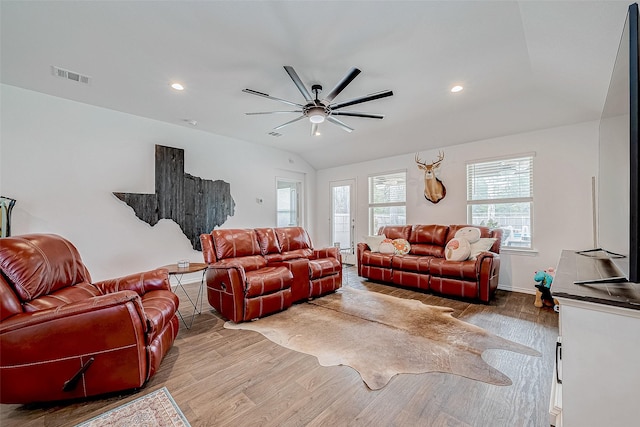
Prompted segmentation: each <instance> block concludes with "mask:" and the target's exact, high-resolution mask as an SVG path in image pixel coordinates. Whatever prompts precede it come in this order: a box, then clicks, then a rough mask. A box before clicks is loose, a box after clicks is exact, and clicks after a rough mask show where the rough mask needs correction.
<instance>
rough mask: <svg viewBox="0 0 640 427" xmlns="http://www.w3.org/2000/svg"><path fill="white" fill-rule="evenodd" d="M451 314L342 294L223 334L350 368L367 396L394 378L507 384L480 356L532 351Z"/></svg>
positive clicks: (415, 303) (399, 301)
mask: <svg viewBox="0 0 640 427" xmlns="http://www.w3.org/2000/svg"><path fill="white" fill-rule="evenodd" d="M452 313H453V309H450V308H444V307H434V306H429V305H426V304H423V303H422V302H420V301H417V300H408V299H402V298H396V297H392V296H389V295H383V294H379V293H376V292H370V291H361V290H357V289H352V288H342V289H340V290H339V291H338V292H336V293H334V294H330V295H327V296H324V297H321V298H318V299H315V300H313V301H310V302H308V303H303V304H296V305H294V306H292V307H290V308H289V309H287V310H285V311H283V312H280V313H276V314H273V315H271V316H267V317H264V318H262V319H259V320H256V321H253V322H247V323H240V324H235V323H232V322H226V323H225V324H224V327H225V328H228V329H243V330H251V331H257V332H260V333H261V334H262V335H264V336H265V337H267V338H268V339H270V340H271V341H273V342H275V343H277V344H279V345H281V346H284V347H286V348H289V349H292V350H295V351H299V352H302V353H307V354H311V355H313V356H316V357H317V358H318V361H319V362H320V365H322V366H334V365H347V366H350V367H352V368H353V369H355V370H356V371H358V372H359V373H360V376H361V377H362V380H363V381H364V382H365V383H366V384H367V386H368V387H369V388H370V389H372V390H378V389H380V388H382V387H384V386H385V385H386V384H387V383H388V382H389V380H391V378H392V377H393V376H394V375H396V374H399V373H412V374H418V373H424V372H446V373H451V374H456V375H461V376H463V377H467V378H471V379H474V380H478V381H484V382H486V383H489V384H495V385H511V380H510V379H509V378H508V377H507V376H506V375H504V374H503V373H501V372H500V371H498V370H497V369H495V368H493V367H492V366H490V365H488V364H487V363H486V362H485V361H484V360H483V359H482V357H481V355H482V353H483V352H484V351H485V350H487V349H502V350H509V351H514V352H518V353H523V354H527V355H531V356H540V353H539V352H538V351H536V350H534V349H532V348H530V347H527V346H525V345H522V344H517V343H515V342H512V341H509V340H507V339H504V338H501V337H499V336H497V335H494V334H492V333H490V332H488V331H486V330H484V329H482V328H480V327H478V326H474V325H471V324H469V323H466V322H463V321H461V320H458V319H456V318H454V317H453V316H452Z"/></svg>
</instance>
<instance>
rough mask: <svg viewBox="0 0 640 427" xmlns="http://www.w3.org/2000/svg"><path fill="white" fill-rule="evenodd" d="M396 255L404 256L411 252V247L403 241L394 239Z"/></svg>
mask: <svg viewBox="0 0 640 427" xmlns="http://www.w3.org/2000/svg"><path fill="white" fill-rule="evenodd" d="M393 247H394V248H395V253H396V255H406V254H408V253H409V251H410V250H411V245H410V244H409V242H407V241H406V240H405V239H395V240H394V241H393Z"/></svg>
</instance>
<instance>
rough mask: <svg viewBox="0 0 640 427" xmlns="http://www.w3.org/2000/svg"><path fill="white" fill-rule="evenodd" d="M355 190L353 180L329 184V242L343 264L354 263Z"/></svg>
mask: <svg viewBox="0 0 640 427" xmlns="http://www.w3.org/2000/svg"><path fill="white" fill-rule="evenodd" d="M355 188H356V182H355V180H353V179H349V180H344V181H334V182H332V183H331V241H332V242H333V245H334V246H339V247H340V252H341V253H342V261H343V262H344V263H345V264H354V263H355V243H354V234H355V226H356V219H355V208H354V206H355Z"/></svg>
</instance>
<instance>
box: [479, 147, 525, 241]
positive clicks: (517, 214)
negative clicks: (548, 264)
mask: <svg viewBox="0 0 640 427" xmlns="http://www.w3.org/2000/svg"><path fill="white" fill-rule="evenodd" d="M533 158H534V157H533V155H523V156H519V157H513V158H506V159H496V160H489V161H481V162H473V163H468V164H467V216H468V218H467V219H468V221H469V223H470V224H474V225H484V226H488V227H491V228H502V229H503V242H502V244H503V246H506V247H517V248H522V249H532V223H531V218H532V211H533Z"/></svg>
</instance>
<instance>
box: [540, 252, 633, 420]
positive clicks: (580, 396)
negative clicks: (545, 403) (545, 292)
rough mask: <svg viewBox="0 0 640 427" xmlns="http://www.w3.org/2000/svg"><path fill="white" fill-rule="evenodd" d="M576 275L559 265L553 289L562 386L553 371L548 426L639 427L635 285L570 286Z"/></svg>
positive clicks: (559, 372) (570, 265)
mask: <svg viewBox="0 0 640 427" xmlns="http://www.w3.org/2000/svg"><path fill="white" fill-rule="evenodd" d="M565 252H566V251H565ZM564 256H565V253H564V252H563V258H564ZM564 261H567V260H564ZM580 262H582V261H580ZM578 265H579V263H578ZM563 267H564V268H565V269H566V268H569V269H570V270H572V271H566V270H565V271H563ZM575 276H576V269H575V263H568V262H564V265H563V260H561V262H560V264H559V266H558V271H557V273H556V278H557V280H558V281H559V283H556V282H554V284H553V286H552V290H554V288H556V289H555V291H554V296H555V297H556V298H557V299H558V301H559V303H560V322H559V331H560V337H559V342H561V344H560V345H561V346H560V348H559V349H558V356H560V353H561V358H560V359H559V363H558V366H557V367H556V368H557V369H558V372H557V376H558V377H559V379H560V380H561V382H562V383H561V384H559V383H558V382H557V380H556V372H554V373H553V377H554V378H553V388H552V392H551V403H550V414H551V424H552V425H556V426H557V427H560V426H562V427H590V426H594V427H602V426H616V427H626V426H629V427H631V426H640V305H638V306H637V308H636V307H635V297H636V293H637V291H638V288H639V287H640V285H638V284H633V283H631V284H629V283H625V284H608V285H606V286H604V285H602V284H597V285H589V286H585V285H575V284H573V280H576V279H575V278H574V279H571V277H575ZM569 279H571V280H569ZM558 290H559V291H558ZM568 291H571V292H568ZM605 296H609V298H605ZM624 305H626V306H627V307H625V306H624Z"/></svg>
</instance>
